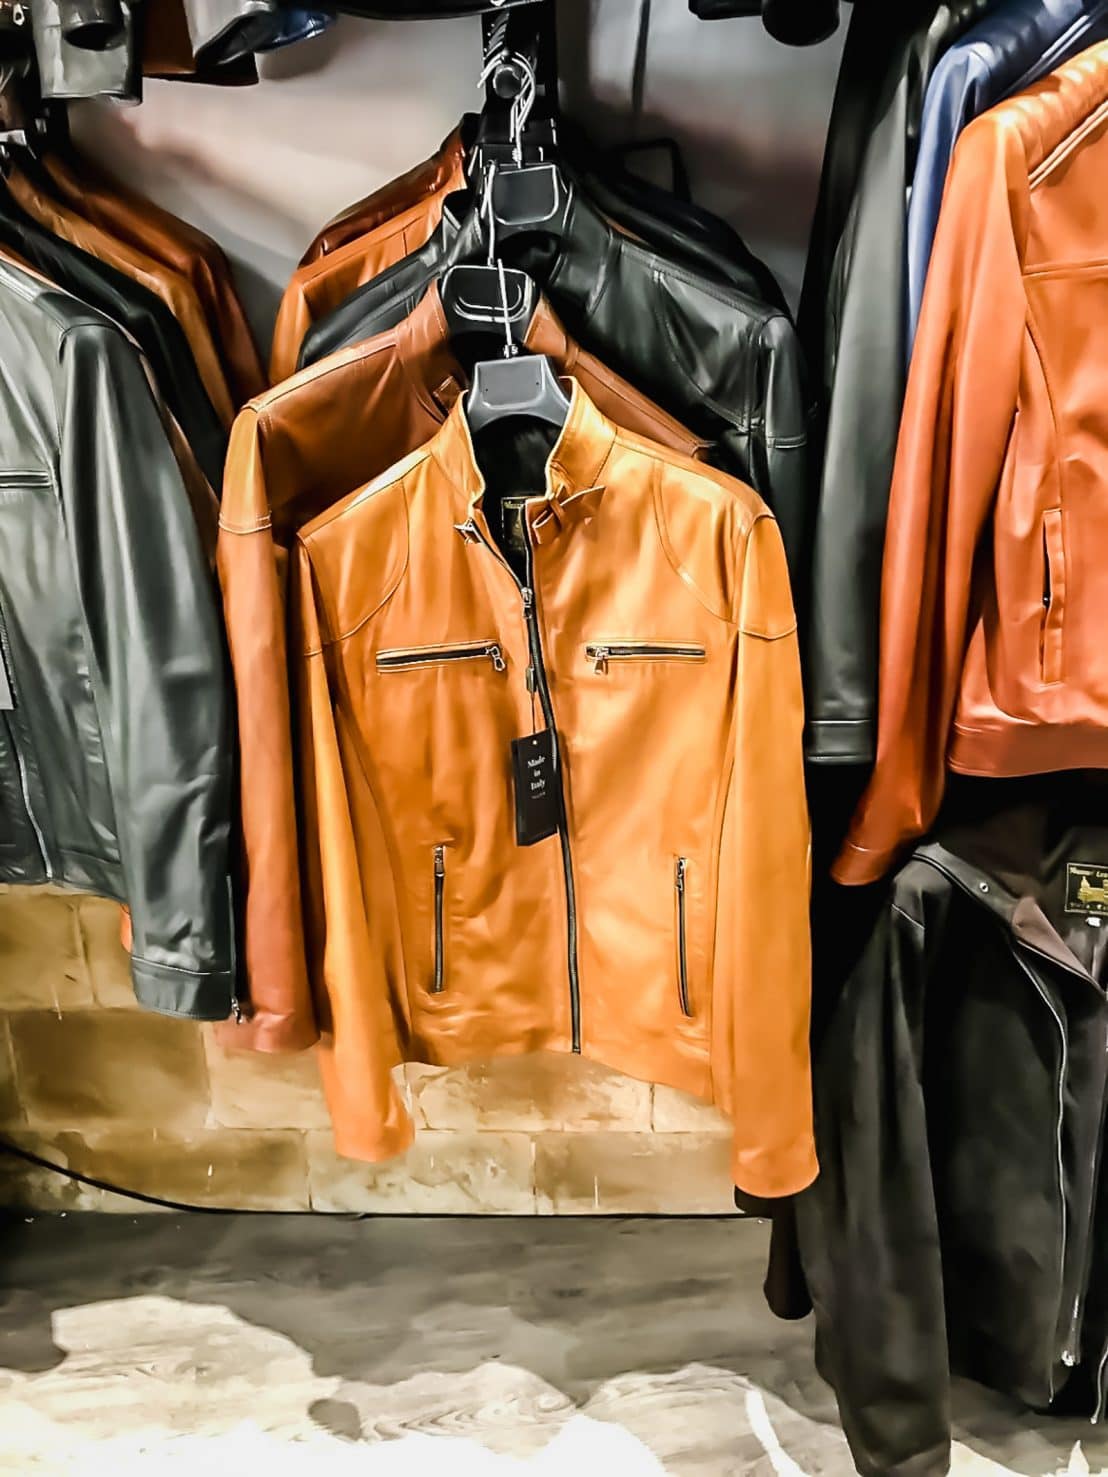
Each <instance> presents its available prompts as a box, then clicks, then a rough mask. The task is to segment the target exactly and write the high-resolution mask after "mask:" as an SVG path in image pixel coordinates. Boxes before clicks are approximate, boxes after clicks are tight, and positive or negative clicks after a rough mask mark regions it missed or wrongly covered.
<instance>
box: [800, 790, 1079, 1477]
mask: <svg viewBox="0 0 1108 1477" xmlns="http://www.w3.org/2000/svg"><path fill="white" fill-rule="evenodd" d="M1028 783H1029V782H1012V781H1008V782H1003V781H989V782H988V783H986V784H978V785H977V796H978V798H977V800H976V802H975V807H974V808H975V810H977V811H979V812H982V813H980V814H975V813H973V812H972V811H971V812H967V813H966V814H965V815H964V817H963V819H962V820H961V821H960V822H959V823H958V824H957V825H950V824H944V825H942V826H941V827H940V829H939V832H938V834H937V836H936V838H935V839H933V840H932V841H930V842H928V843H927V844H925V845H922V846H921V847H920V848H919V849H918V850H917V851H916V852H915V853H914V854H913V856H912V857H911V859H910V860H909V861H908V862H907V863H906V865H905V866H904V867H903V868H902V869H901V871H899V872H898V873H897V875H896V877H895V879H894V880H893V883H892V887H891V891H890V893H889V897H888V901H887V903H886V905H885V906H884V908H883V910H882V912H881V914H880V917H879V919H878V922H877V924H876V927H875V928H874V931H873V933H872V935H871V937H870V938H869V941H868V943H867V945H866V947H865V949H864V951H863V952H862V954H861V957H860V959H859V961H858V963H857V965H856V967H855V968H854V969H853V971H852V973H851V975H850V977H849V979H848V980H847V982H846V985H845V987H844V989H843V992H842V994H841V996H840V998H839V1001H838V1005H837V1007H836V1010H835V1013H834V1016H833V1018H832V1021H831V1024H830V1027H829V1029H828V1031H827V1032H826V1033H825V1035H824V1037H823V1040H822V1043H821V1044H820V1046H819V1047H818V1048H817V1051H816V1059H815V1069H814V1070H815V1080H816V1137H817V1147H818V1151H819V1157H820V1163H821V1167H822V1169H821V1175H820V1178H819V1180H818V1181H817V1183H816V1184H815V1185H814V1186H813V1187H812V1189H811V1190H809V1191H807V1192H806V1193H805V1194H804V1195H803V1196H801V1197H800V1200H799V1203H798V1211H799V1222H800V1232H801V1246H802V1253H803V1264H804V1270H805V1272H806V1274H807V1278H808V1283H809V1287H810V1289H811V1292H812V1298H813V1301H814V1304H815V1310H816V1329H817V1362H818V1364H819V1366H820V1370H821V1372H822V1373H823V1374H824V1376H825V1377H826V1378H827V1379H828V1380H829V1381H830V1382H831V1384H832V1385H833V1386H834V1387H835V1390H836V1393H837V1396H838V1402H839V1411H840V1414H841V1416H842V1421H843V1426H844V1428H845V1430H846V1433H847V1436H848V1438H849V1441H850V1445H851V1450H852V1452H853V1456H854V1460H855V1463H856V1465H857V1467H858V1470H859V1472H861V1473H862V1474H863V1477H890V1474H891V1477H944V1474H945V1473H946V1472H947V1471H948V1470H949V1465H950V1456H951V1453H950V1405H951V1375H952V1374H958V1375H963V1376H966V1377H968V1378H970V1379H973V1380H977V1381H980V1382H982V1383H983V1384H986V1385H988V1386H990V1387H991V1388H992V1389H994V1390H998V1391H1000V1392H1001V1393H1002V1394H1004V1395H1007V1396H1009V1397H1012V1398H1015V1399H1017V1400H1019V1401H1021V1402H1023V1403H1024V1404H1026V1405H1030V1406H1032V1407H1034V1408H1036V1409H1046V1408H1048V1407H1052V1406H1053V1407H1054V1408H1055V1412H1056V1413H1059V1414H1068V1415H1070V1416H1071V1417H1076V1416H1078V1415H1084V1416H1085V1417H1086V1418H1087V1417H1088V1416H1090V1415H1092V1414H1093V1411H1094V1408H1095V1407H1096V1406H1097V1404H1098V1401H1099V1400H1100V1399H1102V1398H1103V1391H1102V1386H1103V1381H1104V1372H1105V1368H1106V1361H1105V1358H1104V1355H1105V1351H1106V1349H1108V1306H1106V1303H1105V1287H1106V1285H1108V1283H1106V1273H1108V1261H1106V1257H1108V1218H1106V1217H1108V1194H1106V1193H1105V1188H1104V1183H1103V1182H1104V1179H1105V1176H1104V1174H1103V1172H1102V1171H1101V1170H1100V1165H1101V1157H1102V1152H1103V1150H1102V1139H1101V1120H1102V1115H1103V1111H1104V1103H1105V1063H1106V1060H1108V1059H1106V1056H1105V1051H1104V1042H1105V1032H1106V1030H1108V1007H1106V1005H1105V987H1106V985H1108V931H1106V930H1104V929H1102V928H1090V927H1089V926H1088V923H1089V921H1090V920H1093V921H1095V920H1096V919H1097V918H1098V917H1099V916H1100V914H1099V913H1098V911H1097V910H1098V909H1102V908H1103V904H1094V905H1092V906H1089V907H1086V908H1085V909H1084V910H1082V908H1081V906H1080V892H1079V890H1077V891H1075V889H1074V888H1073V886H1072V883H1071V882H1070V879H1069V878H1068V876H1067V873H1068V871H1069V869H1070V867H1071V865H1077V866H1078V867H1079V868H1081V869H1083V870H1094V869H1095V866H1096V864H1097V863H1099V864H1100V872H1099V874H1098V875H1101V876H1104V875H1106V873H1105V865H1106V864H1108V827H1106V826H1105V825H1104V824H1103V823H1102V820H1101V819H1099V818H1102V817H1104V816H1105V815H1106V814H1108V808H1106V805H1105V801H1106V798H1108V796H1106V791H1105V783H1104V777H1103V776H1100V777H1096V778H1095V780H1094V779H1093V777H1089V778H1088V779H1086V778H1085V777H1083V776H1081V777H1079V776H1067V777H1063V778H1062V779H1061V780H1057V779H1054V778H1052V779H1051V780H1050V781H1049V782H1046V783H1044V782H1042V781H1035V782H1033V783H1034V784H1035V787H1036V788H1037V789H1038V790H1039V791H1040V792H1041V793H1040V794H1039V795H1038V796H1035V795H1033V794H1032V795H1028V796H1027V797H1026V798H1022V799H1018V800H1017V798H1016V796H1015V794H1014V793H1013V786H1014V785H1020V786H1023V785H1026V784H1028ZM994 796H995V798H994ZM985 812H991V813H985ZM1080 817H1086V818H1087V819H1086V820H1081V819H1075V818H1080ZM1089 864H1093V867H1092V868H1090V866H1089ZM1101 891H1103V888H1102V889H1101ZM1094 895H1095V894H1094ZM1075 899H1076V900H1077V901H1078V904H1079V906H1078V907H1077V908H1075V907H1074V906H1073V903H1074V900H1075ZM1098 1172H1099V1175H1100V1180H1101V1182H1102V1183H1101V1189H1100V1191H1099V1199H1098V1192H1097V1188H1096V1183H1097V1176H1098Z"/></svg>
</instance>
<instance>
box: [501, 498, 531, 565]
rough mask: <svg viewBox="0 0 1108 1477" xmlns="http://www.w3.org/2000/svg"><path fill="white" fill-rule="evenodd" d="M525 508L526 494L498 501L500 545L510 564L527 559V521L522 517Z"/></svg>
mask: <svg viewBox="0 0 1108 1477" xmlns="http://www.w3.org/2000/svg"><path fill="white" fill-rule="evenodd" d="M526 506H527V495H526V493H524V495H523V496H522V497H504V498H501V499H500V513H501V519H502V522H501V544H502V545H503V548H504V552H505V554H507V556H508V562H509V563H510V564H514V563H515V561H516V560H517V559H524V560H525V559H526V558H527V521H526V519H525V518H524V516H523V510H524V508H525V507H526Z"/></svg>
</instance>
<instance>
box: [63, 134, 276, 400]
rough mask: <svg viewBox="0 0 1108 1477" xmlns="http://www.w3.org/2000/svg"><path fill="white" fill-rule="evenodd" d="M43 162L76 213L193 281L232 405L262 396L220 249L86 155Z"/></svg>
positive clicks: (255, 358) (260, 374)
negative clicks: (105, 174) (105, 175)
mask: <svg viewBox="0 0 1108 1477" xmlns="http://www.w3.org/2000/svg"><path fill="white" fill-rule="evenodd" d="M42 163H43V168H44V169H45V170H46V171H47V173H48V174H49V175H50V177H51V179H52V180H53V182H54V184H55V185H56V186H57V188H58V190H59V192H60V194H61V196H62V198H63V199H64V200H65V201H66V202H67V203H68V204H69V205H70V206H71V207H72V208H73V209H74V210H75V211H77V212H78V214H80V215H83V216H84V217H85V219H86V220H89V221H91V222H92V223H93V224H94V225H98V226H102V227H103V228H104V229H105V230H106V231H110V232H112V233H113V234H115V235H116V236H118V237H120V238H121V239H122V240H123V241H125V242H130V244H131V245H132V246H136V247H138V248H139V250H140V251H144V252H146V253H148V254H149V255H150V256H151V257H153V258H154V259H155V261H159V262H161V263H162V265H163V266H165V267H169V268H170V269H171V270H172V271H174V272H179V273H180V274H181V276H183V277H185V278H186V279H187V280H188V281H189V282H190V283H191V284H192V287H193V289H194V291H195V293H196V296H197V297H198V299H199V300H200V306H201V308H202V309H203V311H204V315H205V317H206V319H207V321H208V324H209V326H210V327H211V329H212V330H213V332H214V336H215V339H216V343H217V347H218V348H219V350H220V357H221V360H222V363H223V368H224V372H225V374H226V377H227V381H228V383H229V385H230V389H231V396H232V399H233V400H234V403H235V405H236V406H238V405H244V404H245V403H246V401H247V400H249V399H250V398H251V397H252V396H254V395H260V394H261V392H262V391H263V390H264V389H265V387H266V377H265V370H264V369H263V367H262V361H261V358H260V357H259V355H258V349H257V346H256V344H255V343H254V338H253V335H252V333H251V331H250V325H249V324H248V323H247V321H246V314H245V312H244V311H243V307H242V303H241V302H240V300H239V297H238V293H237V292H236V290H235V283H234V278H233V277H232V275H231V267H230V264H229V263H228V261H227V258H226V256H225V255H224V253H223V250H222V248H221V247H220V246H218V245H217V244H216V242H214V241H213V240H212V239H211V237H210V236H205V235H204V233H203V232H202V231H198V230H197V229H196V227H195V226H192V225H189V223H188V222H187V221H183V220H180V219H178V217H177V216H175V215H171V214H170V213H169V212H168V211H166V210H162V209H161V208H160V207H159V206H157V205H155V204H154V202H153V201H152V200H146V199H144V198H143V197H141V196H138V195H132V194H131V193H130V192H129V191H127V190H125V189H123V187H122V186H120V185H118V184H116V183H114V182H112V183H109V182H108V181H106V180H104V179H102V178H101V177H100V176H99V175H98V174H97V173H96V170H95V168H94V167H93V166H92V165H91V164H89V162H88V161H87V160H86V159H83V158H82V159H81V160H80V161H79V169H78V168H74V167H73V165H72V164H71V163H70V162H69V161H68V160H66V159H64V158H62V157H61V156H60V155H58V154H48V155H47V156H46V157H45V158H44V159H43V161H42Z"/></svg>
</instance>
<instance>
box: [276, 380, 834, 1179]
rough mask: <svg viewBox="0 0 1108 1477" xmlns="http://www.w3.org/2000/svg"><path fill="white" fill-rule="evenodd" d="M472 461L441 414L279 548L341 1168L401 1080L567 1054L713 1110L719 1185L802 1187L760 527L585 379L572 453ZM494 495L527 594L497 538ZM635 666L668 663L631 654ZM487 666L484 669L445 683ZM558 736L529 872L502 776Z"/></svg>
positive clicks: (526, 445) (783, 624)
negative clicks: (514, 533) (286, 585)
mask: <svg viewBox="0 0 1108 1477" xmlns="http://www.w3.org/2000/svg"><path fill="white" fill-rule="evenodd" d="M547 429H548V430H549V428H547ZM555 437H556V440H555ZM490 438H491V439H490ZM551 442H553V445H551V444H550V443H551ZM478 444H479V448H480V449H479V450H475V448H474V444H473V441H472V440H471V437H470V434H469V429H468V427H467V425H466V421H465V417H464V412H463V405H462V402H459V403H458V404H457V405H456V406H455V408H454V410H453V411H452V412H451V415H450V416H449V417H448V419H447V421H446V423H445V425H444V426H443V427H442V428H441V430H440V431H439V432H438V433H437V434H436V436H435V437H434V438H433V439H432V440H431V441H430V442H429V443H428V444H427V445H426V446H425V447H423V448H422V449H421V450H419V451H417V452H415V453H413V454H412V455H411V456H410V457H408V458H406V459H405V460H404V461H403V462H401V463H400V464H399V465H398V466H396V467H395V468H393V469H392V470H391V471H390V472H388V473H386V474H385V475H384V476H383V477H382V478H379V479H378V480H377V481H376V482H375V483H373V484H371V485H370V486H369V487H368V488H367V489H365V490H364V491H362V492H360V493H357V494H355V495H354V496H352V497H351V498H349V499H346V500H345V501H344V502H343V503H341V504H339V505H338V506H337V507H335V508H332V509H331V510H330V511H329V512H327V513H326V514H324V515H323V516H322V517H320V518H318V519H316V520H314V521H313V522H312V523H310V524H308V525H307V527H306V528H304V529H302V530H301V532H300V534H299V536H298V539H297V548H296V555H295V569H294V588H295V596H294V601H293V621H294V632H295V641H296V645H295V648H294V650H295V657H294V660H295V666H296V672H297V696H296V709H297V715H298V732H299V753H300V756H301V768H300V775H299V781H300V786H301V795H302V805H303V812H302V813H303V816H304V838H305V839H304V849H305V856H304V863H305V875H306V919H305V922H306V927H307V930H308V944H309V956H308V957H309V972H310V977H311V981H312V985H313V988H314V990H315V992H316V995H317V999H318V1001H319V1003H320V1007H321V1009H322V1012H323V1019H322V1021H321V1025H322V1026H323V1028H324V1033H325V1034H324V1043H323V1047H322V1065H323V1070H324V1080H325V1086H326V1088H327V1092H328V1099H329V1104H330V1107H331V1111H332V1116H333V1120H334V1123H335V1131H336V1144H337V1147H338V1149H339V1152H340V1153H342V1154H345V1155H348V1156H351V1157H355V1158H367V1159H382V1158H387V1157H389V1156H391V1155H393V1154H395V1153H398V1152H400V1151H401V1150H403V1149H404V1148H405V1147H406V1146H407V1144H408V1143H409V1141H410V1139H411V1133H412V1128H411V1123H410V1120H409V1118H408V1115H407V1113H406V1111H405V1109H404V1107H403V1104H402V1102H401V1099H400V1096H399V1094H398V1091H397V1088H396V1086H395V1084H394V1081H393V1078H392V1076H391V1069H392V1067H393V1066H394V1065H395V1064H396V1063H397V1062H399V1061H402V1060H404V1059H412V1058H414V1059H418V1060H424V1061H429V1062H439V1063H450V1062H458V1061H462V1060H466V1059H480V1058H483V1057H488V1056H491V1055H497V1054H503V1053H516V1052H529V1051H536V1050H543V1049H547V1050H555V1051H570V1050H572V1049H576V1050H579V1051H580V1052H581V1053H582V1054H583V1055H585V1056H587V1057H589V1058H591V1059H593V1060H597V1061H600V1062H603V1063H606V1064H607V1065H609V1066H612V1067H613V1068H615V1069H616V1070H619V1071H623V1072H625V1073H628V1074H629V1075H632V1076H637V1077H640V1078H643V1079H645V1080H648V1081H654V1082H662V1083H669V1084H671V1085H673V1086H677V1087H680V1088H683V1089H684V1090H686V1091H690V1092H694V1093H697V1094H699V1095H700V1096H702V1097H705V1098H708V1099H711V1100H714V1101H715V1102H717V1103H718V1104H719V1105H720V1106H721V1107H722V1108H723V1109H724V1111H725V1112H727V1113H728V1114H729V1115H730V1116H731V1117H732V1119H733V1121H734V1125H735V1136H734V1151H733V1158H732V1170H733V1174H734V1177H735V1181H736V1183H737V1184H739V1185H740V1186H742V1187H743V1188H744V1189H746V1190H748V1191H749V1192H751V1193H753V1194H764V1195H786V1194H789V1193H792V1192H793V1191H796V1190H799V1189H801V1188H803V1187H804V1186H805V1185H807V1184H808V1183H810V1181H811V1179H812V1177H813V1176H814V1174H815V1172H816V1163H815V1157H814V1154H813V1150H812V1138H811V1116H810V1115H811V1093H810V1082H809V1067H808V1016H809V997H810V979H809V975H810V958H809V939H808V921H807V905H808V880H809V878H808V872H809V838H808V826H807V816H806V809H805V800H804V785H803V765H802V758H801V727H802V721H803V712H802V698H801V687H800V670H799V661H798V653H797V645H796V628H795V618H794V615H793V609H792V602H791V599H790V594H789V585H788V575H787V570H786V565H785V558H784V553H783V550H782V546H781V540H780V536H779V534H778V532H777V528H776V526H775V524H774V522H773V520H772V518H771V517H770V516H769V515H768V513H767V511H766V509H765V506H764V504H763V503H762V502H761V501H760V499H759V498H758V497H757V496H756V495H755V494H754V493H753V492H751V491H750V489H748V488H745V487H743V486H742V485H741V484H738V483H736V482H735V481H733V480H732V479H729V478H727V477H725V476H723V475H722V474H720V473H717V472H714V471H712V470H710V469H707V468H705V467H703V466H702V465H700V464H698V463H695V462H690V461H688V460H687V459H685V458H683V457H680V456H679V455H677V454H675V453H672V452H667V451H665V450H663V449H661V448H659V447H658V446H657V445H656V444H655V443H653V442H647V441H643V440H640V439H639V438H637V437H634V436H632V435H631V434H630V433H627V432H622V431H619V430H618V429H617V428H616V427H615V426H613V425H612V423H611V422H610V421H608V420H607V419H606V418H605V417H604V416H602V415H601V414H600V412H599V411H598V410H597V409H596V408H595V407H594V406H593V405H592V403H591V402H590V401H589V400H588V398H587V397H586V395H585V393H584V392H583V390H582V389H581V388H580V385H579V384H578V383H577V382H574V385H573V400H572V405H571V408H570V412H569V417H568V420H567V422H566V424H565V426H564V428H563V429H562V430H561V432H560V433H556V432H554V431H553V430H549V436H547V435H546V434H544V433H540V434H539V435H538V436H537V437H535V436H534V433H533V430H532V428H531V427H528V428H527V431H526V432H525V434H524V436H523V437H522V438H521V439H518V440H517V438H516V432H515V430H514V429H513V428H511V427H509V428H508V429H507V431H505V429H504V427H503V426H500V427H492V428H489V429H487V430H485V431H483V432H482V433H481V434H480V436H479V438H478ZM478 458H480V459H481V465H480V466H479V462H478ZM509 489H510V490H511V492H512V493H516V494H526V495H528V500H527V503H526V509H525V519H526V524H525V527H526V532H525V535H524V537H525V543H526V547H527V548H528V549H529V550H530V551H531V552H530V554H529V555H528V557H527V569H526V575H525V576H521V575H520V574H518V573H513V569H512V568H511V567H510V566H509V562H508V560H507V559H506V558H505V557H504V556H503V554H502V553H501V552H499V550H498V548H497V545H496V543H495V540H494V539H493V536H492V533H491V528H492V526H494V525H495V524H496V522H497V519H498V516H499V515H498V511H497V510H498V504H499V499H500V497H501V495H503V494H506V493H507V492H508V491H509ZM516 568H517V570H518V568H519V566H518V564H517V566H516ZM612 570H619V571H620V577H619V578H618V579H613V578H610V577H608V576H609V573H610V571H612ZM524 579H526V580H527V581H528V583H527V584H526V585H525V584H524ZM524 589H526V590H527V592H528V593H527V594H525V593H523V591H524ZM532 591H533V596H531V598H530V599H529V595H531V592H532ZM528 612H531V614H530V615H529V614H528ZM621 640H622V641H625V642H631V643H637V642H647V643H658V644H659V645H658V649H657V650H654V651H653V652H651V651H643V652H641V653H640V654H639V655H638V656H632V657H630V658H628V659H625V660H621V659H618V658H619V648H618V646H614V644H615V643H618V642H619V641H621ZM594 641H595V642H607V643H613V646H614V650H613V652H612V654H611V660H610V661H609V660H606V659H596V657H595V653H594V654H593V655H592V656H590V654H589V652H588V651H587V649H586V648H587V645H588V644H589V643H590V642H594ZM473 642H477V643H490V642H491V643H495V647H496V650H497V652H498V653H499V654H500V659H499V662H497V663H495V664H494V661H493V660H490V659H488V658H487V657H486V656H482V657H477V658H475V659H468V660H453V661H449V660H447V658H446V655H445V653H446V652H447V651H448V650H449V649H450V648H451V647H454V646H456V644H457V643H473ZM678 647H679V648H681V649H683V650H684V651H685V653H686V655H685V656H684V657H682V656H681V654H680V651H679V650H677V649H676V648H678ZM389 653H391V655H392V658H393V660H394V662H395V661H396V659H397V658H398V657H399V658H400V661H399V663H398V664H396V665H394V666H393V667H391V668H390V667H389V666H388V665H387V664H386V660H385V658H386V655H387V654H389ZM405 653H408V654H409V655H410V656H414V658H415V659H414V660H413V661H411V662H410V663H408V664H406V663H405V662H404V660H403V657H404V654H405ZM701 653H702V655H701ZM529 667H530V668H531V671H532V674H533V675H534V680H532V681H530V682H529V681H527V680H526V678H527V672H528V668H529ZM536 694H537V696H536ZM540 709H541V714H540ZM385 712H387V713H388V715H389V718H388V722H387V723H382V722H381V715H382V714H383V713H385ZM542 715H545V717H546V722H547V723H548V724H549V723H550V722H551V720H552V724H553V730H554V731H556V734H557V750H558V752H557V754H556V756H555V770H554V773H555V775H556V777H557V783H558V788H559V791H560V792H561V796H562V804H563V807H564V819H563V821H562V825H561V828H560V832H561V834H560V835H558V836H550V837H549V838H548V839H546V840H544V841H539V842H538V843H537V844H535V845H531V846H519V845H517V842H516V828H515V822H514V820H513V803H512V783H511V770H510V766H509V762H508V759H509V752H510V747H511V743H512V741H513V740H514V739H517V738H522V737H524V736H526V735H528V734H531V733H533V732H535V731H536V730H538V729H541V728H542V727H543V725H544V717H543V716H542ZM646 796H649V799H648V800H647V799H645V798H644V797H646ZM682 859H684V870H683V871H682V873H681V875H682V877H683V883H682V887H681V888H680V889H677V888H676V887H675V872H676V870H677V867H678V863H679V862H681V860H682ZM667 917H668V918H670V919H672V920H673V923H672V927H671V928H666V927H665V926H664V921H665V920H666V919H667ZM686 966H687V975H686V978H685V986H684V988H682V974H683V972H684V971H685V967H686ZM631 980H633V981H634V982H635V987H634V989H631V990H629V989H628V988H627V982H628V981H631Z"/></svg>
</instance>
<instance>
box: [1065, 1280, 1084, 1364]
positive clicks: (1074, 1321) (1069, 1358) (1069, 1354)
mask: <svg viewBox="0 0 1108 1477" xmlns="http://www.w3.org/2000/svg"><path fill="white" fill-rule="evenodd" d="M1080 1322H1081V1297H1080V1295H1078V1296H1077V1297H1075V1298H1074V1300H1073V1314H1072V1316H1071V1317H1070V1330H1069V1337H1068V1338H1067V1339H1066V1347H1065V1348H1064V1349H1063V1350H1062V1363H1063V1364H1064V1365H1065V1366H1066V1368H1067V1369H1074V1368H1076V1366H1077V1362H1078V1359H1079V1357H1080V1350H1079V1349H1078V1347H1077V1335H1078V1328H1079V1325H1080Z"/></svg>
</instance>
